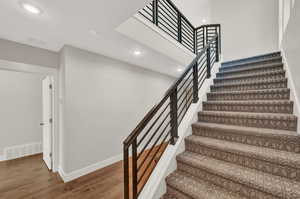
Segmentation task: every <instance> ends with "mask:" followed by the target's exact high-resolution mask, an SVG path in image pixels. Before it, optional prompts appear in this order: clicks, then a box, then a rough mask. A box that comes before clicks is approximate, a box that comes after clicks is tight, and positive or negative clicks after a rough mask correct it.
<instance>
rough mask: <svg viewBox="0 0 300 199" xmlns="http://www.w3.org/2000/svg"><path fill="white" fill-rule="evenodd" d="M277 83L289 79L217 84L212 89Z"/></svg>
mask: <svg viewBox="0 0 300 199" xmlns="http://www.w3.org/2000/svg"><path fill="white" fill-rule="evenodd" d="M277 82H287V78H281V79H266V80H260V81H252V82H243V83H216V84H214V85H212V86H211V87H214V88H217V87H228V86H243V85H252V84H269V83H277Z"/></svg>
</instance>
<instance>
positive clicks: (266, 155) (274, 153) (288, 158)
mask: <svg viewBox="0 0 300 199" xmlns="http://www.w3.org/2000/svg"><path fill="white" fill-rule="evenodd" d="M186 141H187V142H191V143H194V144H197V145H202V146H205V147H208V148H211V149H215V150H218V151H225V152H229V153H233V154H237V155H242V156H247V157H249V158H253V159H259V160H264V161H269V162H272V163H274V164H280V165H283V166H289V167H293V168H297V169H300V155H299V154H297V153H292V152H286V151H280V150H274V149H269V148H264V147H257V146H252V145H247V144H240V143H235V142H229V141H225V140H218V139H213V138H208V137H202V136H195V135H191V136H189V137H187V138H186Z"/></svg>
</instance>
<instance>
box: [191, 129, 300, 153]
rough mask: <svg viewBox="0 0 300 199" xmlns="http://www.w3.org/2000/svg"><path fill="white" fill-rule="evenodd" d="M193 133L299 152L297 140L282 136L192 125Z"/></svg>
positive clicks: (299, 147)
mask: <svg viewBox="0 0 300 199" xmlns="http://www.w3.org/2000/svg"><path fill="white" fill-rule="evenodd" d="M193 134H194V135H198V136H203V137H210V138H215V139H219V140H226V141H231V142H237V143H242V144H248V145H253V146H259V147H266V148H270V149H276V150H281V151H288V152H294V153H300V144H299V141H298V140H293V139H288V140H287V139H284V138H280V137H279V138H277V139H276V138H270V137H262V136H254V135H246V134H237V133H233V132H230V131H228V130H224V129H216V128H214V129H212V128H204V127H201V128H195V127H193Z"/></svg>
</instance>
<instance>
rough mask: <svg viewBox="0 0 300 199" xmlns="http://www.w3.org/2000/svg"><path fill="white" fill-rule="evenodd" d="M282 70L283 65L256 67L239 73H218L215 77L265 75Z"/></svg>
mask: <svg viewBox="0 0 300 199" xmlns="http://www.w3.org/2000/svg"><path fill="white" fill-rule="evenodd" d="M281 70H283V65H275V66H270V67H258V68H249V70H241V71H238V70H236V71H230V72H229V71H226V72H218V73H217V77H234V76H239V75H250V74H253V73H255V74H257V73H266V72H278V71H281Z"/></svg>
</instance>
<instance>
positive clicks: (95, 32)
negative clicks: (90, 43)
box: [90, 29, 99, 36]
mask: <svg viewBox="0 0 300 199" xmlns="http://www.w3.org/2000/svg"><path fill="white" fill-rule="evenodd" d="M90 33H91V34H92V35H94V36H98V35H99V33H98V32H97V31H96V30H94V29H92V30H90Z"/></svg>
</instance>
